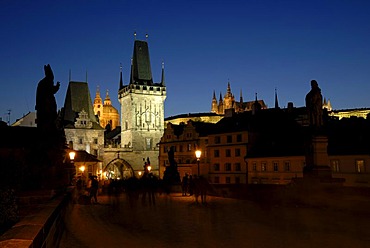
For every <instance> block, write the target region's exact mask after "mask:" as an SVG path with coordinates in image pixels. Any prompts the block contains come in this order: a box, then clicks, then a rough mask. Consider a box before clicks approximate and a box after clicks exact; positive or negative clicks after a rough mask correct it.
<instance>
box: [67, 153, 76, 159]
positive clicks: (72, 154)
mask: <svg viewBox="0 0 370 248" xmlns="http://www.w3.org/2000/svg"><path fill="white" fill-rule="evenodd" d="M68 155H69V159H70V160H71V161H73V160H74V159H75V156H76V153H75V152H73V151H72V152H70V153H69V154H68Z"/></svg>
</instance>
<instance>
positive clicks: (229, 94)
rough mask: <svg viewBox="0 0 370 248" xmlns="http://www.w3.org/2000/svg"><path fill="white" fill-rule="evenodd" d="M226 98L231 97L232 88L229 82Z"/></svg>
mask: <svg viewBox="0 0 370 248" xmlns="http://www.w3.org/2000/svg"><path fill="white" fill-rule="evenodd" d="M226 96H227V97H231V96H232V94H231V87H230V81H228V82H227V91H226Z"/></svg>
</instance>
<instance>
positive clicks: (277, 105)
mask: <svg viewBox="0 0 370 248" xmlns="http://www.w3.org/2000/svg"><path fill="white" fill-rule="evenodd" d="M278 108H279V102H278V96H277V90H276V88H275V109H278Z"/></svg>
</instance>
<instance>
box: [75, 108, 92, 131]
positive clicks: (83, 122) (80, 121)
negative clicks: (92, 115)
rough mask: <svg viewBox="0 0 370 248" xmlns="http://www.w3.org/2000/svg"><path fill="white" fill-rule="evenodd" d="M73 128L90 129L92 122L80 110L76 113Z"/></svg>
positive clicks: (83, 111)
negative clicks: (76, 116)
mask: <svg viewBox="0 0 370 248" xmlns="http://www.w3.org/2000/svg"><path fill="white" fill-rule="evenodd" d="M75 127H76V128H92V122H91V120H90V119H89V115H88V114H87V112H86V111H85V110H84V109H82V110H81V112H80V113H78V118H76V122H75Z"/></svg>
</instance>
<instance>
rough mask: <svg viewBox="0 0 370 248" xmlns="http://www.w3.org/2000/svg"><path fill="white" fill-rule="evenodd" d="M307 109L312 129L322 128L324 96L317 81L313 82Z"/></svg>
mask: <svg viewBox="0 0 370 248" xmlns="http://www.w3.org/2000/svg"><path fill="white" fill-rule="evenodd" d="M306 108H307V113H308V119H309V123H310V127H313V128H315V129H319V128H321V127H322V126H323V111H322V95H321V89H320V88H319V85H318V84H317V82H316V80H312V81H311V91H310V92H308V94H307V95H306Z"/></svg>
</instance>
